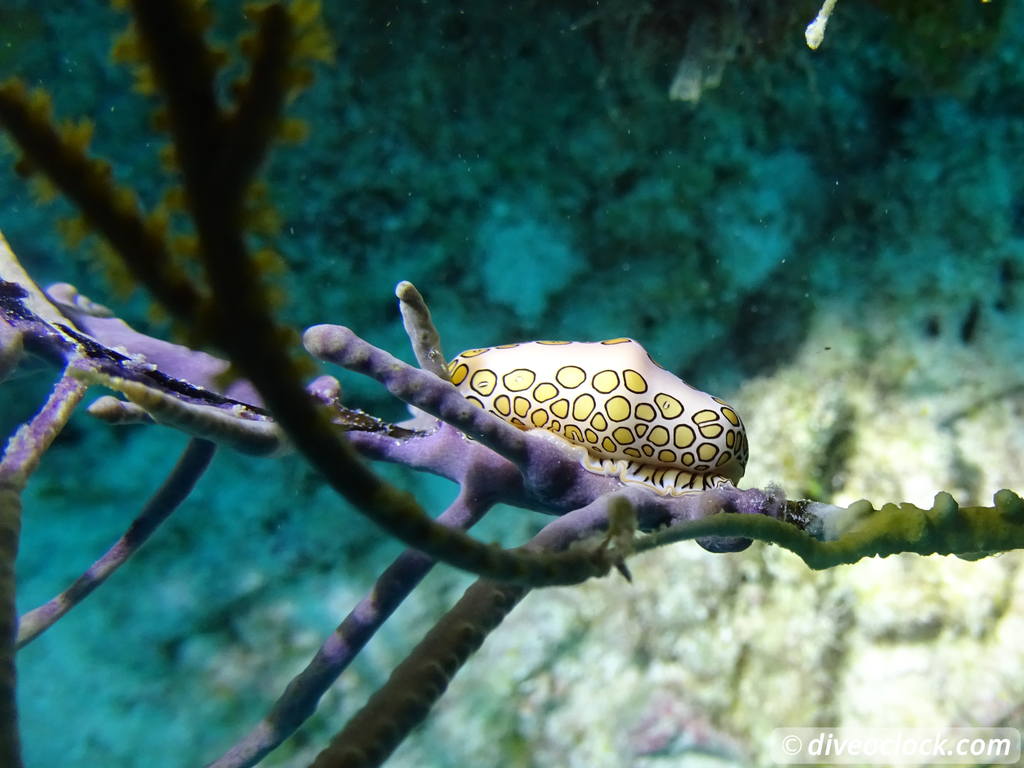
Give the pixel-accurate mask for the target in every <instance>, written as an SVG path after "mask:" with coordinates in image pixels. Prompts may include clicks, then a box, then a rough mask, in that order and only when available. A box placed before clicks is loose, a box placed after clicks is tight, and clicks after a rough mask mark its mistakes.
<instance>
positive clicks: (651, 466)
mask: <svg viewBox="0 0 1024 768" xmlns="http://www.w3.org/2000/svg"><path fill="white" fill-rule="evenodd" d="M448 370H449V373H450V375H451V381H452V384H454V385H455V386H456V387H457V388H458V389H459V391H461V392H462V394H463V395H464V396H465V397H466V399H467V400H469V401H470V402H471V403H473V404H474V405H477V406H479V407H480V408H483V409H485V410H487V411H488V412H490V413H493V414H494V415H496V416H498V417H500V418H502V419H504V420H505V421H507V422H509V423H511V424H513V425H514V426H516V427H519V428H520V429H546V430H549V431H550V432H552V433H554V434H555V435H558V436H559V437H561V438H562V439H564V440H566V441H568V442H569V443H571V444H573V445H575V446H581V447H582V448H584V449H586V450H585V452H583V453H582V455H581V462H582V463H583V466H584V467H586V468H587V469H588V470H590V471H592V472H598V473H600V474H606V475H615V476H618V477H619V479H620V480H621V481H622V482H624V483H633V484H638V485H643V486H646V487H648V488H650V489H651V490H653V491H654V492H655V493H659V494H661V495H663V496H681V495H683V494H685V493H695V492H699V491H703V490H705V489H707V488H715V487H718V486H721V485H724V484H726V483H727V482H732V483H735V482H737V481H738V480H739V479H740V478H741V477H742V476H743V470H744V468H745V467H746V464H747V437H746V432H745V430H744V428H743V422H742V421H741V420H740V417H739V416H738V415H737V413H736V411H735V409H733V408H732V406H730V405H729V404H728V403H726V402H725V401H724V400H720V399H718V398H717V397H712V396H711V395H709V394H707V393H706V392H701V391H700V390H699V389H695V388H693V387H691V386H690V385H689V384H687V383H686V382H685V381H683V380H682V379H679V378H678V377H676V376H674V375H672V374H671V373H669V372H668V371H666V370H665V369H664V368H662V367H661V366H660V365H658V364H657V363H655V362H654V360H653V359H651V356H650V355H649V354H648V353H647V350H645V349H644V348H643V347H642V346H640V344H638V343H637V342H636V341H634V340H633V339H625V338H623V339H608V340H607V341H596V342H581V341H531V342H524V343H521V344H502V345H500V346H497V347H487V348H485V349H470V350H467V351H465V352H462V353H461V354H459V355H458V356H456V357H455V359H453V360H452V361H451V363H450V364H449V367H448Z"/></svg>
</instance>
